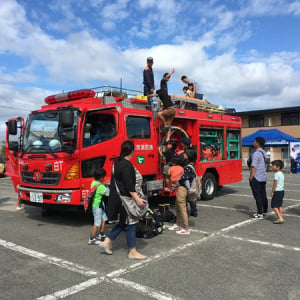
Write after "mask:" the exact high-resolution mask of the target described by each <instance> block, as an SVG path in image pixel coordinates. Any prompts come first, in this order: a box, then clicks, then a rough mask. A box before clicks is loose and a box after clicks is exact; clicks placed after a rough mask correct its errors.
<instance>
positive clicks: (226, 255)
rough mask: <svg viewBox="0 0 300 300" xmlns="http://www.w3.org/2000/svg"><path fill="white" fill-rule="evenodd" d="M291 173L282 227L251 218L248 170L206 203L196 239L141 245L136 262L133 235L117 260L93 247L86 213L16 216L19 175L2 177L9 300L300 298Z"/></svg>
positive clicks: (295, 190)
mask: <svg viewBox="0 0 300 300" xmlns="http://www.w3.org/2000/svg"><path fill="white" fill-rule="evenodd" d="M285 175H286V185H285V188H286V189H285V190H286V196H285V201H284V208H285V211H284V214H285V220H286V222H285V223H284V224H283V225H274V224H273V223H272V218H273V215H272V214H270V213H269V215H268V217H267V218H266V219H265V220H253V219H251V217H250V216H251V214H252V213H253V212H255V202H254V200H253V198H252V195H251V191H250V189H249V186H248V172H246V171H244V172H243V178H244V179H243V181H242V182H238V183H235V184H232V185H228V186H224V187H223V188H222V189H221V190H220V191H219V193H218V195H217V197H215V199H213V200H211V201H200V202H198V209H199V215H198V217H197V218H192V217H191V218H190V225H191V229H192V233H191V234H190V235H189V236H178V235H177V234H176V233H175V232H170V231H165V232H164V233H163V234H161V235H159V236H157V237H155V238H153V239H147V240H145V239H137V248H138V250H140V251H141V252H142V253H144V254H146V255H147V256H148V259H147V260H146V261H141V262H137V261H130V260H128V259H127V249H126V241H125V235H124V234H122V235H121V236H120V237H119V238H118V239H117V240H116V241H115V242H114V244H113V252H114V253H113V255H112V256H107V255H105V254H103V253H102V251H101V249H100V248H99V247H98V246H89V245H87V240H88V237H89V233H90V229H91V225H92V220H91V219H90V218H87V217H86V216H85V214H84V213H83V212H81V211H77V210H63V211H55V212H54V213H53V214H51V215H50V216H48V217H42V215H41V209H40V208H35V207H28V206H27V207H25V209H24V210H22V211H19V212H16V211H15V210H14V205H15V199H16V193H15V191H14V189H13V187H12V184H11V182H10V179H9V178H0V226H1V227H0V228H1V231H0V265H1V269H0V299H9V300H14V299H44V300H46V299H47V300H48V299H62V298H65V299H99V298H102V299H133V298H135V299H205V300H206V299H222V300H223V299H264V300H265V299H272V300H277V299H278V300H281V299H288V300H296V299H300V230H299V228H300V226H299V224H300V193H299V190H300V175H290V174H285ZM268 178H269V180H268V185H267V187H268V194H269V193H270V189H271V186H272V179H273V173H271V172H270V173H269V174H268ZM110 228H111V225H107V226H106V231H109V229H110Z"/></svg>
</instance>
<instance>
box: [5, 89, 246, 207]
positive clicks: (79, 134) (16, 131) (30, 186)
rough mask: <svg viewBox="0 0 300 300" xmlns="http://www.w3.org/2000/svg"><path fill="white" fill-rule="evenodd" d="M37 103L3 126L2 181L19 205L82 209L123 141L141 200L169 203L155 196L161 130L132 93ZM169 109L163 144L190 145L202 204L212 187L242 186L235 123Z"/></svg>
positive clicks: (212, 114)
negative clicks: (138, 178)
mask: <svg viewBox="0 0 300 300" xmlns="http://www.w3.org/2000/svg"><path fill="white" fill-rule="evenodd" d="M45 103H46V104H45V105H44V106H42V107H41V108H40V109H39V110H36V111H33V112H31V113H30V114H29V116H28V118H27V120H26V122H24V120H23V118H20V117H19V118H15V119H10V120H8V122H7V136H6V149H5V155H6V160H7V162H6V174H7V175H8V176H10V177H11V179H12V182H13V184H14V188H15V191H16V192H17V193H18V197H19V199H20V200H21V202H22V203H24V204H30V205H40V206H44V207H45V206H47V205H59V204H60V205H77V206H80V205H82V204H83V200H84V198H85V197H86V195H87V194H88V192H89V188H90V184H91V181H92V180H93V174H94V171H95V170H96V169H97V168H104V169H105V170H106V172H107V179H110V176H111V169H112V164H113V162H114V160H115V159H116V158H117V157H118V155H119V152H120V147H121V144H122V142H123V141H125V140H128V139H130V140H132V141H133V142H134V144H135V153H134V157H133V158H132V163H133V164H134V165H135V166H136V167H137V168H138V169H139V171H140V172H141V174H142V175H143V178H144V182H145V190H146V192H147V194H148V196H155V195H160V194H162V195H164V196H172V194H170V193H166V192H165V191H164V189H163V174H162V169H163V160H162V159H161V157H160V155H159V151H158V147H159V146H160V145H161V143H162V141H163V140H164V138H165V136H166V130H164V129H163V128H162V125H161V123H160V122H159V120H158V118H157V110H158V109H160V107H159V106H160V105H158V106H157V104H155V103H154V105H153V104H152V107H151V105H149V104H148V101H147V99H144V98H143V97H139V96H137V94H136V93H135V91H132V90H126V89H118V88H113V87H108V86H105V87H100V88H96V89H88V90H78V91H73V92H68V93H61V94H57V95H53V96H49V97H47V98H45ZM175 104H176V106H175V107H176V116H175V119H174V122H173V124H172V127H171V134H172V135H171V138H172V139H177V140H178V142H179V147H180V145H181V143H180V140H181V137H182V136H188V137H189V138H190V139H191V144H192V146H193V147H195V148H196V149H197V153H198V160H197V162H196V172H197V174H198V175H199V176H202V197H203V198H204V199H207V200H208V199H212V198H213V197H214V196H215V194H216V192H217V188H218V186H222V185H224V184H229V183H233V182H237V181H240V180H242V161H241V120H240V118H239V117H237V116H229V115H226V114H224V113H223V111H222V110H221V111H220V110H218V108H217V107H215V106H212V105H208V104H207V105H205V106H204V105H203V103H198V102H197V100H194V101H192V100H190V101H189V100H187V99H184V98H180V97H178V98H175ZM155 105H156V107H155Z"/></svg>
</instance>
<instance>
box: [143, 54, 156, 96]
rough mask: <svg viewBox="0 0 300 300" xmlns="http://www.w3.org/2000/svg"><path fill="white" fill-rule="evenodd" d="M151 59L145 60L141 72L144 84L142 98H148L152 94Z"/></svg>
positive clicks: (153, 87)
mask: <svg viewBox="0 0 300 300" xmlns="http://www.w3.org/2000/svg"><path fill="white" fill-rule="evenodd" d="M152 66H153V58H152V57H148V58H147V66H146V68H145V69H144V72H143V84H144V96H148V95H151V94H153V93H154V89H155V85H154V75H153V70H152Z"/></svg>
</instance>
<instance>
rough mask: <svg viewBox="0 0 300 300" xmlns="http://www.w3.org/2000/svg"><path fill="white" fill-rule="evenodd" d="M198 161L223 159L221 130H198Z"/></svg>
mask: <svg viewBox="0 0 300 300" xmlns="http://www.w3.org/2000/svg"><path fill="white" fill-rule="evenodd" d="M200 146H201V151H200V160H201V161H208V160H222V159H224V149H223V129H214V128H203V127H201V128H200Z"/></svg>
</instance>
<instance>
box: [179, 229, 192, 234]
mask: <svg viewBox="0 0 300 300" xmlns="http://www.w3.org/2000/svg"><path fill="white" fill-rule="evenodd" d="M176 233H177V234H190V233H191V232H190V230H185V229H183V228H182V229H180V230H177V231H176Z"/></svg>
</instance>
